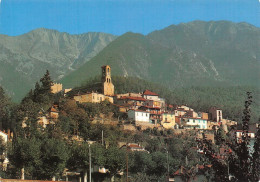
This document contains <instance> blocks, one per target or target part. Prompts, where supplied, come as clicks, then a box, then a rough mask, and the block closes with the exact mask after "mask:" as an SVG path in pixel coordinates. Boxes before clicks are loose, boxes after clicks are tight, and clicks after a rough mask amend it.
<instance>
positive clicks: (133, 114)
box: [128, 109, 150, 124]
mask: <svg viewBox="0 0 260 182" xmlns="http://www.w3.org/2000/svg"><path fill="white" fill-rule="evenodd" d="M128 118H129V119H130V120H133V121H134V122H135V123H136V124H137V123H140V122H141V123H150V113H149V112H147V111H143V110H134V109H130V110H129V111H128Z"/></svg>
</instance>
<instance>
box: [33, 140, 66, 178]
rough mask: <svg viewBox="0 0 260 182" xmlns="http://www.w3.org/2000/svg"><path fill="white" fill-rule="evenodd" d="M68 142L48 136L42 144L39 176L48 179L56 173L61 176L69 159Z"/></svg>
mask: <svg viewBox="0 0 260 182" xmlns="http://www.w3.org/2000/svg"><path fill="white" fill-rule="evenodd" d="M68 156H69V154H68V148H67V146H66V143H65V142H64V141H62V140H57V139H55V138H46V139H45V140H44V141H43V142H42V145H41V156H40V158H41V165H39V167H38V170H37V173H38V178H40V179H44V180H48V179H51V178H52V177H55V176H56V175H58V176H60V174H61V173H62V172H63V170H64V168H65V166H66V162H67V160H68Z"/></svg>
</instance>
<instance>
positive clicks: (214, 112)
mask: <svg viewBox="0 0 260 182" xmlns="http://www.w3.org/2000/svg"><path fill="white" fill-rule="evenodd" d="M209 114H210V119H211V120H213V121H215V122H221V121H222V119H223V117H222V110H221V109H219V108H217V107H211V108H210V109H209Z"/></svg>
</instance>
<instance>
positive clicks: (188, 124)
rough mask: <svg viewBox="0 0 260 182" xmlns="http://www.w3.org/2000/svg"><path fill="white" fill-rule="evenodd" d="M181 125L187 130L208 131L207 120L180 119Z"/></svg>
mask: <svg viewBox="0 0 260 182" xmlns="http://www.w3.org/2000/svg"><path fill="white" fill-rule="evenodd" d="M182 124H183V125H184V127H185V128H187V129H195V128H196V129H208V123H207V120H206V119H201V118H182Z"/></svg>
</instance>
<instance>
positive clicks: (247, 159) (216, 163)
mask: <svg viewBox="0 0 260 182" xmlns="http://www.w3.org/2000/svg"><path fill="white" fill-rule="evenodd" d="M251 104H252V95H251V93H250V92H247V100H246V101H245V109H244V111H243V118H242V120H243V130H242V139H241V140H240V141H238V140H237V139H236V138H235V141H234V142H229V141H226V142H225V143H222V145H223V146H225V147H227V148H228V149H229V150H230V151H231V149H232V151H231V152H230V154H229V155H228V156H227V158H226V159H225V160H222V159H218V158H217V157H216V154H217V152H216V151H215V150H214V149H213V147H212V144H210V143H209V142H207V141H206V140H203V142H201V143H200V146H202V148H203V149H204V154H205V156H206V157H207V158H208V160H209V161H210V162H211V164H212V165H213V166H212V168H213V171H214V180H216V181H219V180H222V181H230V176H231V175H232V176H233V177H232V180H235V181H257V180H258V179H259V166H260V165H259V138H258V137H259V131H258V132H257V133H256V136H257V137H256V142H255V145H254V149H255V151H254V153H253V157H252V156H251V155H250V153H249V136H248V129H249V122H250V118H251V109H250V105H251Z"/></svg>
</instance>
